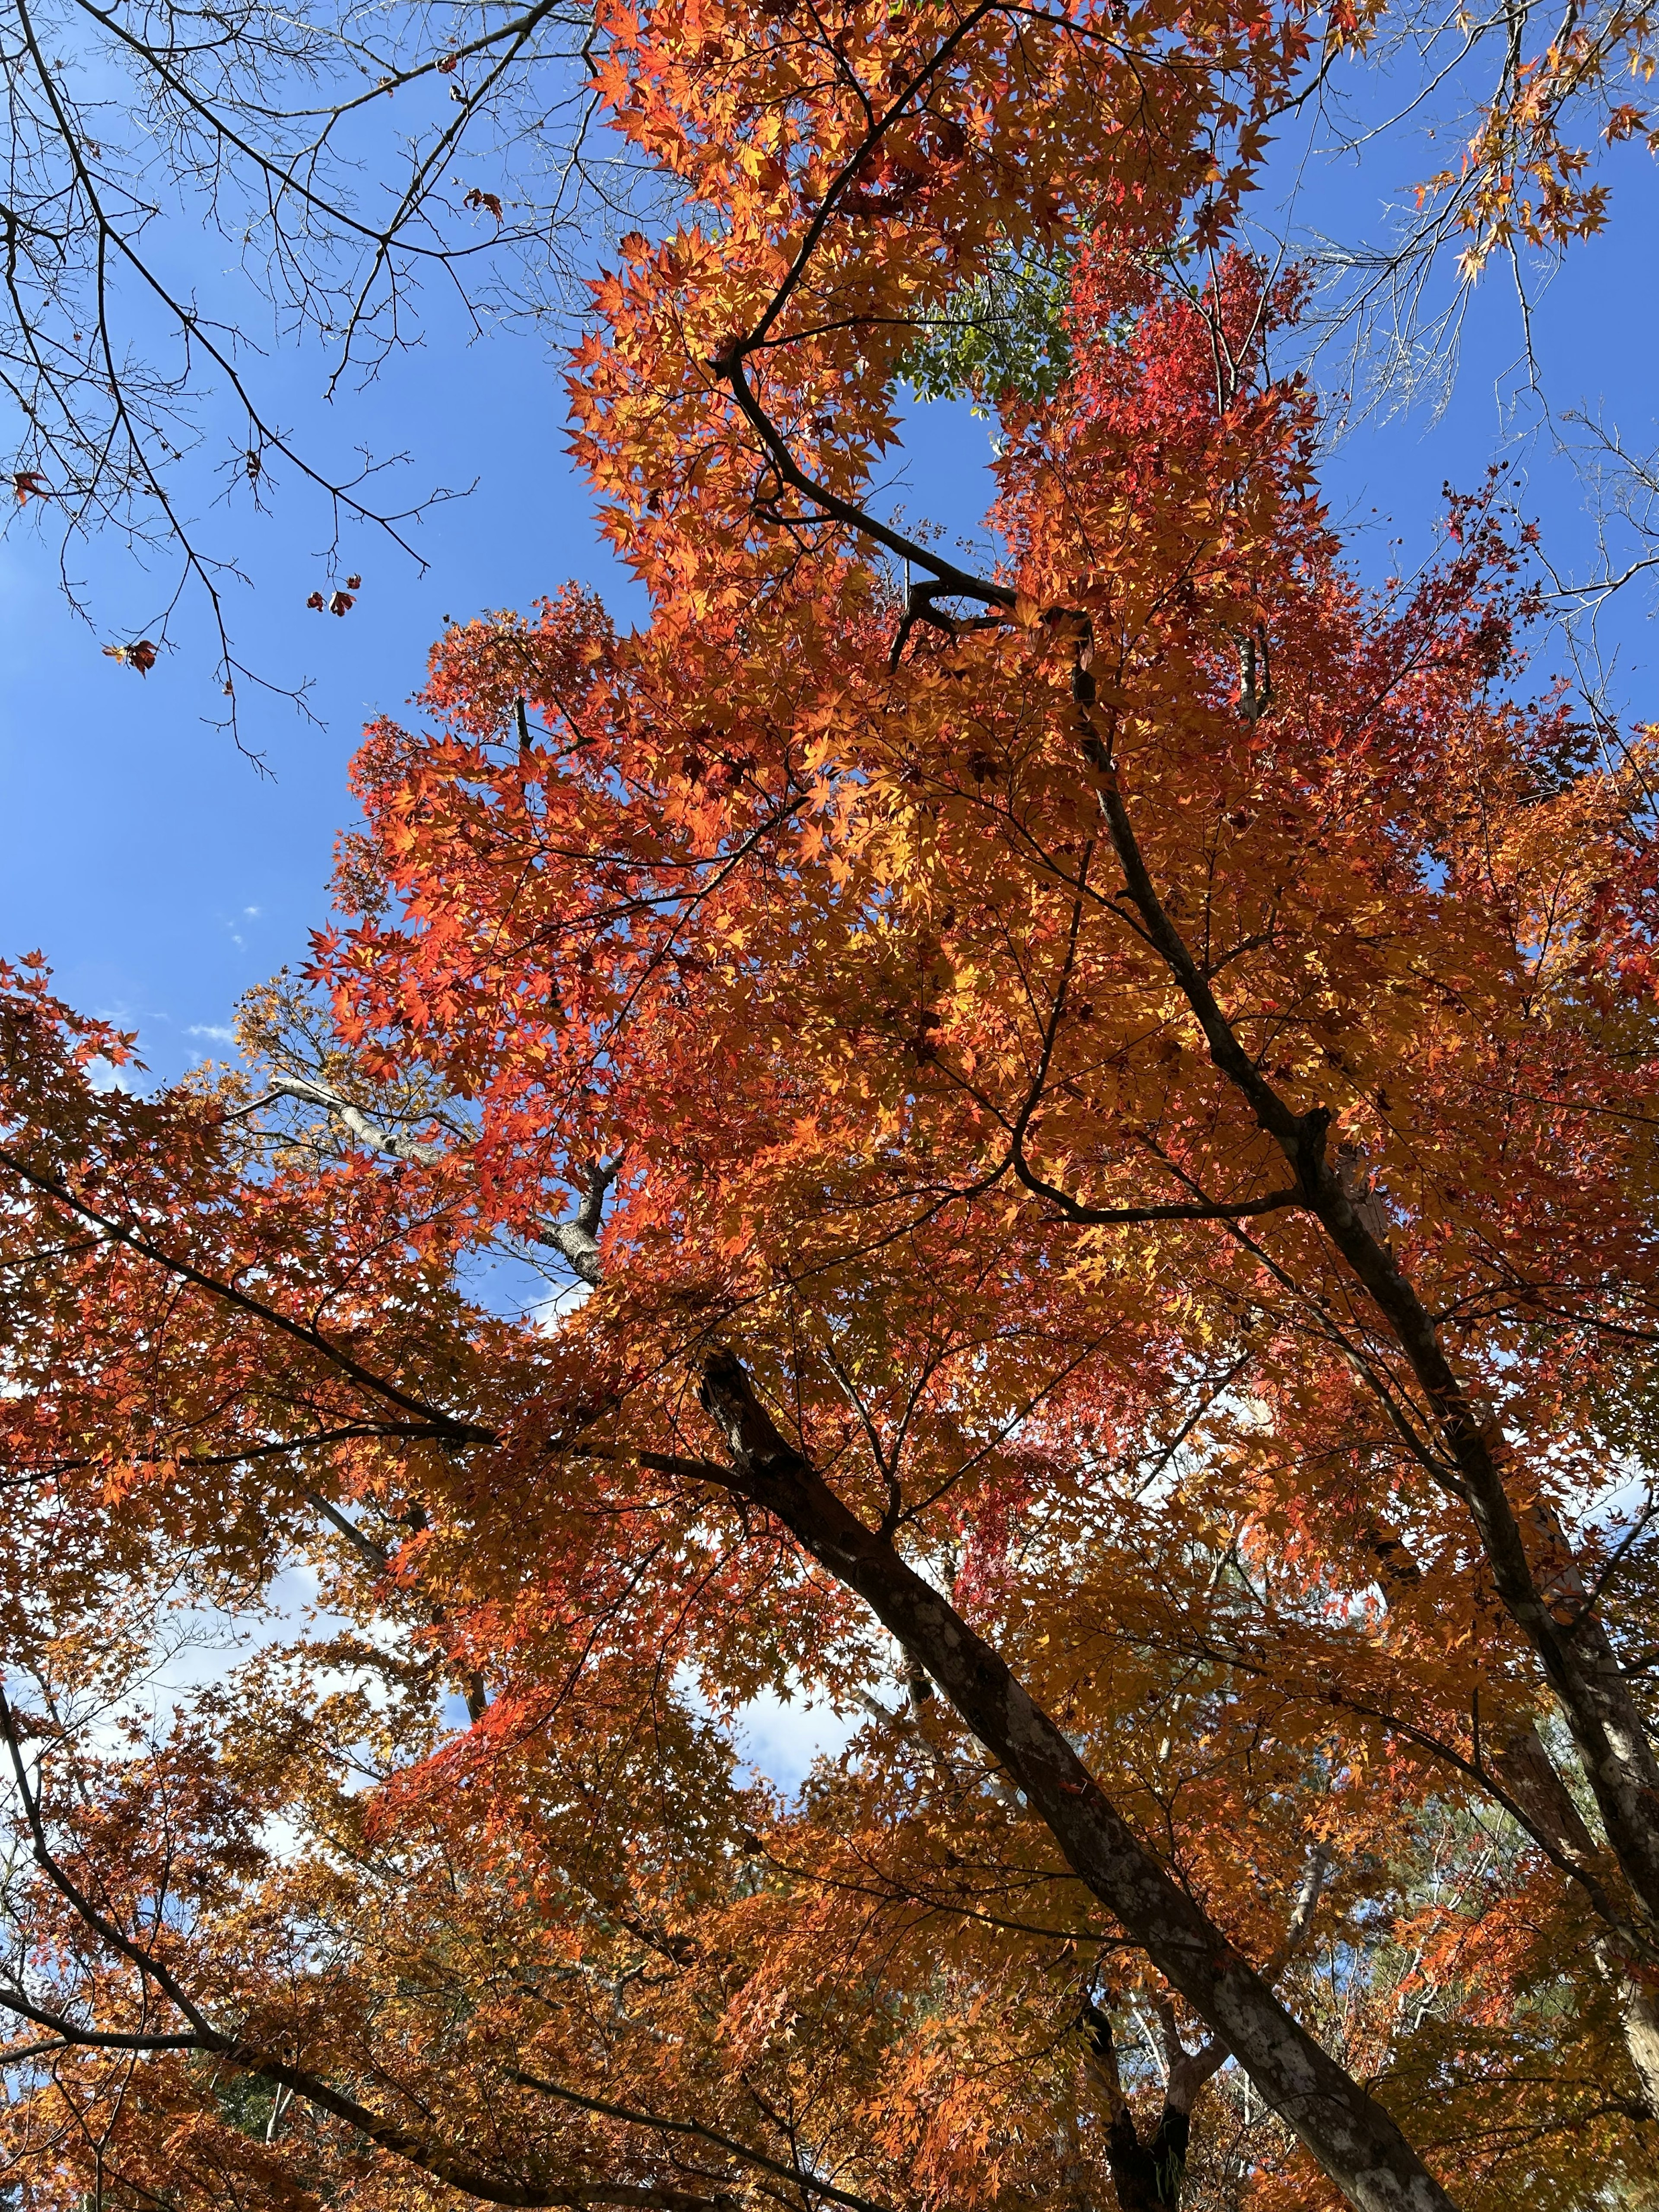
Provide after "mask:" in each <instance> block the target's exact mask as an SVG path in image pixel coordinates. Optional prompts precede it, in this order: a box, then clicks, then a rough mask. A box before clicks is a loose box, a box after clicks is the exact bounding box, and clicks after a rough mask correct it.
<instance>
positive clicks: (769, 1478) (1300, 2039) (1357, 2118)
mask: <svg viewBox="0 0 1659 2212" xmlns="http://www.w3.org/2000/svg"><path fill="white" fill-rule="evenodd" d="M699 1395H700V1396H701V1398H702V1404H703V1406H704V1407H705V1408H706V1409H707V1411H708V1413H709V1415H710V1417H711V1418H712V1419H713V1420H714V1425H715V1426H716V1427H717V1428H718V1429H719V1431H720V1435H721V1437H722V1438H723V1439H724V1441H725V1443H726V1449H727V1450H728V1452H729V1454H730V1459H731V1465H730V1468H729V1471H728V1470H725V1469H720V1468H715V1467H714V1466H712V1465H711V1466H709V1467H708V1468H706V1469H705V1470H702V1471H703V1472H706V1474H707V1475H708V1479H709V1480H716V1481H720V1482H721V1483H723V1484H724V1486H726V1488H728V1489H730V1490H731V1491H732V1492H735V1493H736V1494H737V1495H738V1496H740V1497H743V1498H748V1499H750V1501H751V1502H752V1503H753V1504H757V1505H758V1506H760V1507H761V1508H762V1509H763V1510H765V1511H766V1512H769V1513H770V1514H771V1515H773V1516H774V1517H775V1519H777V1520H778V1521H780V1522H782V1523H783V1525H784V1526H785V1527H786V1528H787V1529H788V1530H789V1531H790V1533H791V1534H793V1536H794V1537H795V1539H796V1540H797V1541H798V1542H799V1543H800V1545H801V1546H802V1547H803V1548H804V1549H805V1551H807V1552H808V1553H810V1554H811V1557H812V1558H813V1559H816V1560H817V1562H818V1563H819V1565H822V1566H823V1568H824V1569H825V1570H826V1571H828V1572H829V1573H830V1574H832V1575H834V1576H835V1577H836V1579H837V1580H838V1581H840V1582H842V1583H844V1584H845V1585H846V1586H847V1588H848V1589H851V1590H853V1591H854V1592H855V1593H856V1594H857V1595H859V1596H860V1597H861V1598H863V1600H864V1601H865V1602H866V1604H867V1605H868V1606H869V1607H870V1608H871V1610H872V1612H873V1613H875V1614H876V1616H877V1618H878V1620H880V1621H881V1622H882V1624H883V1626H884V1627H886V1628H887V1629H888V1630H889V1631H890V1632H891V1634H892V1635H894V1636H895V1637H896V1638H897V1639H898V1642H899V1643H900V1644H901V1645H902V1647H903V1648H904V1650H906V1651H907V1652H908V1654H909V1655H910V1656H911V1657H912V1658H913V1659H915V1661H917V1662H919V1663H920V1664H921V1666H923V1667H925V1668H927V1672H928V1674H930V1675H931V1676H932V1677H933V1680H934V1681H935V1682H936V1683H937V1684H938V1685H939V1688H940V1689H941V1690H942V1691H943V1692H944V1693H945V1696H946V1697H947V1698H949V1699H950V1700H951V1704H952V1705H954V1706H955V1707H956V1710H957V1712H958V1713H959V1714H960V1715H961V1717H962V1718H963V1721H964V1722H965V1723H966V1724H967V1726H968V1727H969V1729H972V1731H973V1732H974V1734H975V1735H976V1736H977V1737H978V1738H979V1740H980V1741H981V1743H983V1744H984V1745H985V1746H986V1747H987V1749H988V1750H990V1751H991V1752H993V1753H994V1754H995V1756H996V1757H997V1758H998V1759H1000V1761H1001V1762H1002V1764H1003V1765H1004V1766H1005V1767H1006V1769H1007V1771H1008V1773H1009V1775H1010V1776H1011V1777H1012V1779H1013V1781H1014V1782H1015V1783H1016V1784H1018V1787H1019V1788H1020V1789H1021V1790H1023V1791H1024V1794H1025V1797H1026V1800H1027V1802H1028V1803H1029V1804H1030V1807H1031V1808H1032V1809H1033V1811H1034V1812H1035V1813H1036V1814H1037V1815H1038V1817H1039V1818H1040V1819H1042V1820H1043V1821H1044V1823H1045V1824H1046V1825H1047V1826H1048V1830H1049V1832H1050V1833H1051V1834H1052V1835H1053V1837H1054V1840H1055V1842H1056V1843H1057V1844H1059V1846H1060V1850H1061V1851H1062V1852H1063V1853H1064V1855H1065V1857H1066V1860H1067V1862H1068V1863H1069V1864H1070V1865H1071V1867H1072V1868H1073V1871H1074V1872H1075V1873H1076V1874H1077V1875H1078V1876H1079V1879H1080V1880H1081V1881H1084V1882H1085V1883H1086V1884H1087V1886H1088V1887H1089V1888H1090V1889H1091V1890H1092V1891H1093V1893H1094V1894H1095V1895H1096V1896H1097V1898H1099V1899H1100V1900H1101V1902H1102V1903H1103V1905H1106V1906H1107V1907H1108V1908H1109V1911H1112V1912H1113V1913H1114V1914H1115V1916H1116V1917H1117V1918H1118V1919H1119V1920H1120V1921H1121V1923H1122V1925H1123V1926H1124V1928H1125V1929H1127V1931H1128V1933H1129V1935H1130V1936H1132V1937H1133V1940H1134V1941H1135V1942H1137V1943H1139V1945H1141V1946H1142V1948H1144V1949H1145V1951H1146V1955H1147V1957H1148V1958H1149V1959H1150V1960H1152V1963H1153V1965H1154V1966H1156V1967H1157V1968H1158V1972H1160V1973H1161V1974H1162V1975H1163V1976H1164V1979H1165V1980H1166V1981H1167V1982H1169V1984H1170V1986H1171V1987H1172V1988H1173V1989H1176V1990H1179V1991H1180V1993H1181V1995H1182V1996H1183V1997H1185V1998H1186V2000H1187V2002H1188V2003H1189V2004H1190V2005H1191V2006H1192V2008H1193V2009H1194V2011H1195V2012H1196V2013H1197V2014H1198V2015H1199V2017H1200V2019H1201V2020H1202V2021H1204V2022H1205V2023H1206V2026H1207V2027H1209V2029H1210V2030H1211V2032H1212V2034H1213V2035H1214V2036H1215V2037H1216V2038H1217V2039H1218V2041H1219V2042H1220V2044H1221V2045H1223V2046H1224V2047H1225V2049H1227V2050H1229V2051H1231V2052H1232V2053H1233V2055H1234V2057H1236V2058H1237V2060H1238V2062H1239V2063H1240V2064H1241V2065H1242V2066H1243V2067H1244V2068H1245V2069H1246V2070H1247V2072H1248V2073H1249V2076H1250V2078H1251V2080H1252V2081H1254V2082H1255V2086H1256V2087H1257V2088H1258V2089H1259V2090H1260V2091H1261V2094H1262V2096H1263V2098H1264V2099H1265V2100H1266V2101H1267V2104H1268V2105H1269V2106H1271V2107H1272V2108H1273V2111H1274V2112H1277V2113H1278V2114H1279V2117H1280V2118H1282V2119H1283V2120H1284V2121H1285V2123H1286V2124H1287V2125H1288V2126H1290V2127H1291V2128H1292V2129H1293V2130H1295V2132H1296V2134H1297V2136H1299V2137H1300V2139H1301V2140H1302V2142H1304V2143H1305V2144H1306V2146H1307V2148H1309V2150H1310V2151H1311V2152H1312V2154H1313V2155H1314V2156H1315V2157H1316V2159H1317V2160H1318V2161H1319V2163H1320V2164H1321V2166H1323V2168H1324V2170H1325V2172H1327V2173H1328V2175H1329V2176H1330V2178H1331V2179H1332V2180H1333V2181H1334V2183H1335V2184H1336V2185H1337V2186H1338V2188H1339V2189H1340V2190H1341V2191H1342V2193H1343V2195H1344V2196H1345V2197H1346V2198H1347V2200H1348V2202H1349V2203H1350V2204H1352V2205H1353V2206H1354V2207H1355V2208H1356V2212H1452V2200H1451V2198H1450V2197H1448V2195H1447V2194H1446V2192H1445V2191H1444V2190H1443V2189H1442V2188H1441V2186H1440V2185H1439V2184H1438V2183H1437V2181H1436V2180H1435V2179H1434V2178H1433V2176H1432V2175H1431V2173H1430V2172H1429V2171H1428V2169H1427V2168H1426V2167H1425V2165H1424V2164H1423V2161H1422V2160H1421V2159H1420V2158H1419V2156H1418V2155H1417V2153H1416V2152H1415V2151H1414V2150H1413V2148H1412V2147H1411V2145H1410V2144H1409V2143H1408V2142H1407V2140H1406V2138H1405V2136H1404V2135H1403V2134H1402V2133H1401V2130H1400V2129H1399V2127H1398V2126H1397V2125H1396V2124H1395V2122H1394V2120H1393V2119H1392V2118H1390V2117H1389V2114H1388V2113H1387V2112H1384V2111H1383V2108H1382V2106H1380V2105H1378V2104H1377V2103H1376V2100H1375V2099H1373V2098H1372V2097H1371V2096H1370V2094H1369V2093H1368V2092H1367V2091H1366V2090H1365V2089H1364V2088H1363V2087H1361V2085H1360V2084H1359V2083H1358V2081H1355V2080H1354V2079H1353V2078H1352V2075H1349V2074H1347V2073H1346V2072H1344V2070H1343V2069H1342V2068H1341V2067H1340V2066H1339V2065H1338V2064H1337V2063H1336V2061H1335V2060H1334V2058H1332V2057H1330V2055H1329V2053H1328V2052H1327V2051H1324V2050H1322V2048H1321V2046H1320V2045H1318V2044H1317V2043H1316V2042H1315V2040H1314V2039H1313V2038H1312V2037H1311V2036H1310V2034H1309V2033H1308V2032H1307V2030H1306V2029H1305V2028H1304V2027H1303V2026H1302V2025H1301V2023H1300V2022H1299V2021H1297V2020H1296V2019H1295V2018H1294V2017H1293V2015H1291V2013H1290V2012H1289V2011H1287V2010H1286V2008H1285V2006H1284V2005H1283V2004H1282V2003H1281V2002H1279V1999H1278V1998H1277V1997H1276V1996H1274V1995H1273V1990H1271V1988H1270V1987H1269V1986H1268V1984H1267V1982H1266V1981H1264V1980H1263V1979H1262V1978H1261V1975H1259V1974H1258V1973H1256V1972H1255V1970H1254V1968H1252V1967H1251V1966H1250V1965H1249V1962H1248V1960H1245V1959H1244V1958H1243V1957H1242V1956H1241V1955H1240V1954H1239V1953H1238V1952H1237V1950H1235V1949H1234V1948H1233V1946H1232V1944H1231V1942H1229V1941H1228V1940H1227V1938H1226V1936H1225V1935H1224V1934H1223V1933H1222V1931H1221V1929H1218V1927H1217V1926H1216V1924H1215V1923H1214V1922H1213V1921H1212V1920H1211V1919H1210V1917H1209V1916H1208V1915H1207V1914H1206V1912H1205V1911H1203V1910H1202V1908H1201V1907H1200V1905H1197V1904H1196V1903H1195V1902H1194V1899H1192V1898H1191V1897H1189V1896H1188V1893H1187V1892H1186V1891H1185V1890H1184V1889H1182V1887H1180V1885H1179V1884H1178V1883H1177V1882H1176V1881H1175V1879H1174V1878H1173V1876H1172V1875H1170V1873H1169V1872H1168V1870H1167V1869H1165V1868H1164V1866H1163V1865H1162V1864H1161V1863H1160V1862H1159V1861H1158V1859H1156V1858H1155V1857H1153V1856H1152V1853H1151V1852H1150V1851H1149V1850H1147V1849H1146V1846H1145V1845H1144V1844H1142V1843H1141V1841H1140V1839H1139V1837H1138V1836H1137V1835H1136V1834H1135V1833H1134V1832H1133V1829H1132V1828H1131V1827H1130V1826H1129V1825H1128V1823H1127V1821H1126V1820H1124V1818H1123V1816H1122V1815H1121V1814H1120V1813H1119V1812H1118V1810H1117V1808H1116V1807H1115V1806H1114V1805H1113V1804H1112V1803H1111V1802H1110V1801H1109V1799H1108V1798H1107V1796H1106V1795H1105V1793H1104V1791H1103V1790H1102V1789H1101V1787H1100V1785H1099V1784H1098V1783H1097V1781H1096V1780H1095V1779H1094V1778H1093V1776H1092V1775H1091V1774H1090V1772H1089V1771H1088V1770H1087V1768H1086V1767H1085V1765H1083V1762H1082V1761H1081V1760H1080V1759H1079V1757H1078V1755H1077V1753H1075V1752H1074V1751H1073V1748H1072V1747H1071V1745H1070V1743H1069V1742H1068V1741H1066V1736H1065V1735H1064V1734H1063V1733H1062V1731H1061V1730H1060V1728H1059V1727H1058V1726H1057V1725H1056V1723H1054V1721H1053V1720H1052V1719H1050V1717H1048V1714H1047V1713H1045V1712H1044V1711H1042V1709H1041V1708H1040V1707H1039V1706H1038V1705H1036V1704H1034V1703H1033V1701H1032V1699H1030V1696H1029V1695H1028V1694H1027V1692H1026V1691H1025V1690H1024V1687H1023V1686H1022V1685H1021V1684H1020V1683H1019V1682H1018V1680H1016V1679H1015V1677H1014V1675H1013V1674H1012V1671H1011V1669H1010V1668H1009V1667H1008V1666H1007V1664H1006V1662H1005V1661H1004V1660H1003V1659H1002V1658H1001V1657H1000V1655H999V1654H998V1653H997V1652H995V1651H994V1650H992V1648H991V1647H990V1645H989V1644H987V1643H986V1642H985V1641H984V1640H983V1638H981V1637H979V1636H977V1635H976V1634H975V1632H974V1631H973V1630H972V1629H971V1628H970V1627H969V1625H968V1623H967V1622H966V1621H965V1620H963V1618H962V1617H961V1615H960V1614H959V1613H957V1612H956V1611H955V1610H954V1608H953V1607H951V1606H950V1605H949V1604H948V1603H947V1602H946V1601H945V1599H944V1598H943V1597H941V1596H940V1595H939V1592H938V1591H937V1590H935V1589H933V1587H932V1585H931V1584H930V1583H926V1582H924V1581H923V1580H922V1578H921V1576H920V1575H918V1574H916V1573H915V1571H913V1570H912V1569H911V1568H910V1567H908V1565H906V1564H905V1562H904V1561H903V1560H902V1559H900V1557H899V1555H898V1553H896V1551H894V1549H893V1548H892V1547H891V1545H890V1544H889V1543H888V1542H887V1541H885V1540H884V1538H883V1537H881V1536H880V1535H878V1534H876V1533H875V1532H874V1531H873V1530H872V1529H870V1528H866V1525H865V1524H864V1522H861V1521H860V1520H859V1519H858V1517H857V1516H855V1515H854V1514H853V1513H851V1512H849V1511H848V1509H847V1507H846V1506H845V1505H843V1504H842V1502H841V1500H840V1498H837V1497H836V1494H835V1492H833V1491H832V1490H831V1489H830V1488H829V1486H828V1484H827V1483H825V1482H824V1480H823V1478H822V1477H821V1476H820V1475H819V1474H818V1472H817V1469H816V1468H814V1467H813V1466H812V1465H811V1462H810V1461H808V1460H807V1459H806V1458H805V1456H804V1455H802V1454H801V1453H800V1452H799V1451H797V1450H796V1449H795V1448H794V1447H793V1445H792V1444H790V1443H788V1442H787V1439H786V1438H785V1437H784V1436H783V1435H782V1434H781V1431H779V1429H778V1427H777V1425H775V1422H774V1421H773V1419H772V1418H771V1416H770V1414H769V1413H767V1411H766V1409H765V1407H763V1406H762V1404H761V1403H760V1401H759V1400H758V1399H757V1396H756V1395H755V1393H754V1390H753V1389H752V1387H751V1386H750V1382H749V1378H748V1376H747V1375H746V1374H745V1372H744V1369H743V1366H742V1365H741V1364H740V1363H739V1361H738V1359H737V1358H734V1357H733V1355H732V1353H731V1352H724V1351H717V1352H713V1353H711V1354H709V1355H708V1358H706V1359H705V1360H704V1362H703V1369H702V1387H701V1390H700V1394H699ZM1183 2148H1184V2147H1183Z"/></svg>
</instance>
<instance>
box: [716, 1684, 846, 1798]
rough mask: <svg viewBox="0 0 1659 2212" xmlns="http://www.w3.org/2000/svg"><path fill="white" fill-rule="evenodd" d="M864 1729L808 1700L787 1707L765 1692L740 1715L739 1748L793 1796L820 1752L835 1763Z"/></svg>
mask: <svg viewBox="0 0 1659 2212" xmlns="http://www.w3.org/2000/svg"><path fill="white" fill-rule="evenodd" d="M859 1726H860V1717H859V1716H855V1715H847V1716H845V1717H843V1716H841V1715H838V1714H836V1712H835V1711H832V1710H831V1708H830V1707H829V1705H825V1704H815V1703H813V1702H811V1700H809V1699H806V1698H804V1697H799V1698H792V1699H790V1700H789V1701H788V1703H787V1704H786V1703H785V1702H784V1700H783V1699H781V1698H780V1697H779V1696H778V1695H777V1693H776V1692H775V1691H772V1690H767V1691H763V1692H762V1694H761V1695H760V1696H759V1697H758V1698H755V1699H751V1700H750V1703H749V1704H748V1705H745V1706H744V1708H743V1710H742V1711H741V1712H740V1713H739V1715H738V1729H737V1736H738V1749H739V1751H740V1752H741V1753H742V1754H743V1759H744V1765H747V1766H748V1767H749V1768H750V1771H752V1772H754V1773H756V1774H763V1775H764V1776H765V1777H766V1778H767V1780H768V1781H769V1782H771V1783H773V1784H775V1785H776V1787H777V1788H778V1789H780V1790H782V1791H783V1792H784V1793H785V1795H786V1796H793V1795H794V1793H795V1792H796V1790H799V1787H800V1785H801V1784H802V1782H803V1781H805V1778H806V1773H807V1770H808V1769H809V1768H810V1767H811V1764H812V1761H813V1760H814V1759H816V1758H817V1756H818V1755H819V1753H824V1754H826V1755H827V1756H828V1757H829V1758H831V1759H833V1758H834V1757H835V1755H836V1753H837V1752H838V1751H840V1750H841V1749H842V1747H843V1746H844V1745H845V1744H846V1743H847V1741H848V1739H849V1737H851V1736H852V1735H853V1734H854V1730H855V1729H858V1728H859Z"/></svg>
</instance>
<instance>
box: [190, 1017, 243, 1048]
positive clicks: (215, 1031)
mask: <svg viewBox="0 0 1659 2212" xmlns="http://www.w3.org/2000/svg"><path fill="white" fill-rule="evenodd" d="M185 1036H204V1037H211V1038H212V1039H213V1042H215V1044H234V1043H235V1042H236V1032H235V1030H232V1029H226V1028H225V1027H224V1026H223V1025H222V1024H221V1023H218V1022H192V1023H191V1025H190V1027H189V1028H188V1029H187V1030H185Z"/></svg>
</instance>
